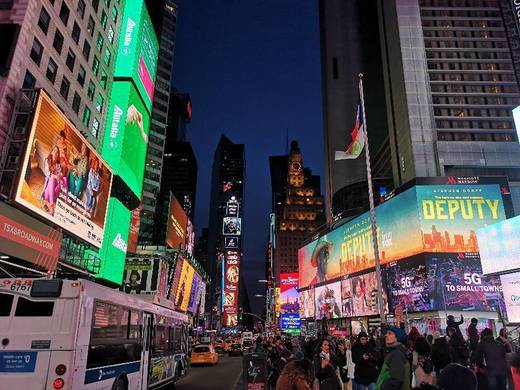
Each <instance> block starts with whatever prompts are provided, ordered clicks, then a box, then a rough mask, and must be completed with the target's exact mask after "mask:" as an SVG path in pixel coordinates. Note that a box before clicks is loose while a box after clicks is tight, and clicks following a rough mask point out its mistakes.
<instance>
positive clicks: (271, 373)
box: [255, 316, 520, 390]
mask: <svg viewBox="0 0 520 390" xmlns="http://www.w3.org/2000/svg"><path fill="white" fill-rule="evenodd" d="M462 323H463V319H462V318H461V320H460V321H456V320H455V318H453V316H448V320H447V325H448V326H447V328H446V330H445V332H443V333H445V335H443V334H441V333H440V332H438V331H436V332H433V333H432V334H420V332H419V331H418V329H417V328H416V327H413V326H412V327H411V328H410V329H409V330H408V331H407V329H406V326H405V324H401V325H400V326H399V327H397V326H383V327H382V330H383V332H382V333H381V330H380V329H378V328H375V327H374V328H372V329H370V331H369V332H360V333H359V334H358V335H356V336H355V337H354V336H353V337H348V338H335V337H332V336H330V335H328V334H326V333H321V334H319V335H318V337H307V338H303V337H300V338H298V339H296V338H292V339H285V340H284V339H283V338H282V337H281V336H276V337H269V338H264V339H262V338H258V339H257V341H256V345H255V351H256V352H264V353H266V355H267V366H268V378H267V382H268V388H269V390H272V389H276V390H350V389H352V390H376V389H377V390H408V389H410V390H411V389H424V390H428V389H432V390H433V389H441V390H442V389H444V390H452V389H453V390H520V352H519V351H515V348H514V346H513V342H512V341H511V340H510V338H509V337H508V334H507V332H506V329H501V330H500V333H499V335H498V337H496V338H495V337H494V336H493V331H492V330H491V329H489V328H485V329H483V330H481V331H480V332H479V330H478V329H477V324H478V321H477V319H475V318H473V319H472V320H471V325H470V326H469V327H468V328H467V329H466V334H467V336H466V337H464V336H463V333H462V330H461V329H460V325H461V324H462Z"/></svg>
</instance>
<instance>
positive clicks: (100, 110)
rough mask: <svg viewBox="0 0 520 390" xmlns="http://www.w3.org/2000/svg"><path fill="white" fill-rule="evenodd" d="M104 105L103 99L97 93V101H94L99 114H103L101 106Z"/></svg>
mask: <svg viewBox="0 0 520 390" xmlns="http://www.w3.org/2000/svg"><path fill="white" fill-rule="evenodd" d="M104 103H105V99H103V96H102V95H101V94H100V93H98V97H97V101H96V110H97V112H99V113H102V112H103V105H104Z"/></svg>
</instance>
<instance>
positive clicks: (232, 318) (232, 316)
mask: <svg viewBox="0 0 520 390" xmlns="http://www.w3.org/2000/svg"><path fill="white" fill-rule="evenodd" d="M223 316H224V321H223V324H224V326H225V327H228V328H230V327H233V326H237V325H238V314H237V313H235V312H233V313H227V312H224V314H223Z"/></svg>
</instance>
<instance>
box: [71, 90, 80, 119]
mask: <svg viewBox="0 0 520 390" xmlns="http://www.w3.org/2000/svg"><path fill="white" fill-rule="evenodd" d="M80 105H81V98H80V96H79V95H78V93H77V92H74V98H73V99H72V109H73V110H74V112H75V113H76V114H77V113H79V106H80Z"/></svg>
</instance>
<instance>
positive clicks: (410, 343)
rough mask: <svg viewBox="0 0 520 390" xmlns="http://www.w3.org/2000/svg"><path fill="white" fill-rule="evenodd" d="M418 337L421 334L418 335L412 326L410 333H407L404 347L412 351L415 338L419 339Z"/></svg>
mask: <svg viewBox="0 0 520 390" xmlns="http://www.w3.org/2000/svg"><path fill="white" fill-rule="evenodd" d="M420 336H421V334H420V333H419V330H418V329H417V328H416V327H415V326H412V328H411V329H410V333H408V337H407V339H406V347H407V348H408V349H409V350H410V351H413V346H414V345H415V340H416V339H417V337H420Z"/></svg>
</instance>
